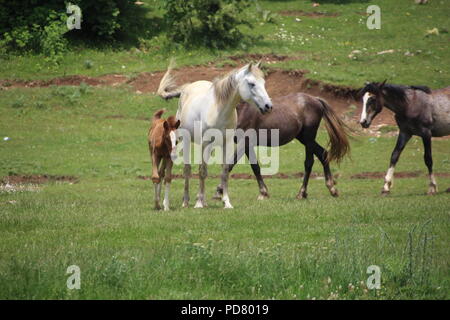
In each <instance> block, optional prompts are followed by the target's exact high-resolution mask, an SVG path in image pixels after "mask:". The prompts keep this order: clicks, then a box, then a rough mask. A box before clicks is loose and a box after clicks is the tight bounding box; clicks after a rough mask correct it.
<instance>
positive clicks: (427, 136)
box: [360, 81, 450, 194]
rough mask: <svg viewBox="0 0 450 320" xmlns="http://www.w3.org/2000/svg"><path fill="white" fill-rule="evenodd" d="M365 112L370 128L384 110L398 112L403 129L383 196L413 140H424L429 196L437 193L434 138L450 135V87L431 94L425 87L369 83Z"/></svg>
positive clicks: (365, 124)
mask: <svg viewBox="0 0 450 320" xmlns="http://www.w3.org/2000/svg"><path fill="white" fill-rule="evenodd" d="M361 96H363V109H362V113H361V120H360V123H361V126H363V127H364V128H368V127H369V126H370V124H371V122H372V120H373V119H374V118H375V117H376V115H377V114H378V113H380V112H381V110H382V108H383V106H384V107H386V108H388V109H389V110H391V111H392V112H394V114H395V121H396V122H397V125H398V127H399V129H400V132H399V135H398V139H397V144H396V145H395V148H394V151H393V152H392V155H391V163H390V165H389V169H388V171H387V173H386V177H385V179H384V186H383V189H382V194H388V193H389V192H390V189H391V187H392V182H393V176H394V168H395V165H396V163H397V161H398V159H399V158H400V154H401V152H402V151H403V149H404V148H405V146H406V144H407V143H408V141H409V139H411V136H413V135H416V136H419V137H421V138H422V141H423V146H424V149H425V153H424V160H425V164H426V166H427V167H428V174H429V179H430V185H429V189H428V194H435V193H436V192H437V185H436V180H435V179H434V176H433V158H432V155H431V137H442V136H447V135H450V87H447V88H444V89H440V90H433V91H431V90H430V89H429V88H428V87H425V86H400V85H393V84H386V81H384V82H383V83H376V82H372V83H366V86H365V87H364V88H363V89H362V90H361Z"/></svg>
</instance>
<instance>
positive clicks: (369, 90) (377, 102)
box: [359, 80, 386, 128]
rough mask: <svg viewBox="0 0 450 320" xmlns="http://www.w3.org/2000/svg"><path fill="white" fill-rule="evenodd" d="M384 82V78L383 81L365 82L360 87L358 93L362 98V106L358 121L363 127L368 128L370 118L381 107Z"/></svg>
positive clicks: (377, 112) (371, 118)
mask: <svg viewBox="0 0 450 320" xmlns="http://www.w3.org/2000/svg"><path fill="white" fill-rule="evenodd" d="M385 84H386V80H384V81H383V82H366V85H365V87H364V88H362V89H361V91H360V93H359V95H360V97H362V100H363V108H362V112H361V119H360V121H359V123H360V124H361V126H362V127H363V128H368V127H369V126H370V124H371V123H372V120H373V119H374V118H375V117H376V116H377V114H379V113H380V112H381V110H382V109H383V105H384V98H383V87H384V86H385Z"/></svg>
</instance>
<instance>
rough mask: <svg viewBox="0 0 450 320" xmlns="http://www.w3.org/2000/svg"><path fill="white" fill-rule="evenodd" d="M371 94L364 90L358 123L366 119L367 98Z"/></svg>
mask: <svg viewBox="0 0 450 320" xmlns="http://www.w3.org/2000/svg"><path fill="white" fill-rule="evenodd" d="M371 96H372V94H371V93H369V92H366V93H365V94H364V97H363V109H362V112H361V119H360V120H359V122H360V123H364V122H365V121H366V120H367V101H369V98H370V97H371Z"/></svg>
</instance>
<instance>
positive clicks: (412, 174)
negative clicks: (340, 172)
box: [350, 171, 450, 179]
mask: <svg viewBox="0 0 450 320" xmlns="http://www.w3.org/2000/svg"><path fill="white" fill-rule="evenodd" d="M385 175H386V172H361V173H357V174H354V175H352V176H351V177H350V179H384V176H385ZM434 175H435V176H436V177H445V178H448V177H450V173H449V172H436V173H434ZM422 176H425V174H424V173H423V172H422V171H404V172H395V173H394V177H395V178H400V179H402V178H416V177H422Z"/></svg>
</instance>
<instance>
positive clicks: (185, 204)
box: [181, 202, 189, 208]
mask: <svg viewBox="0 0 450 320" xmlns="http://www.w3.org/2000/svg"><path fill="white" fill-rule="evenodd" d="M181 206H182V207H183V208H189V202H183V204H182V205H181Z"/></svg>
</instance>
